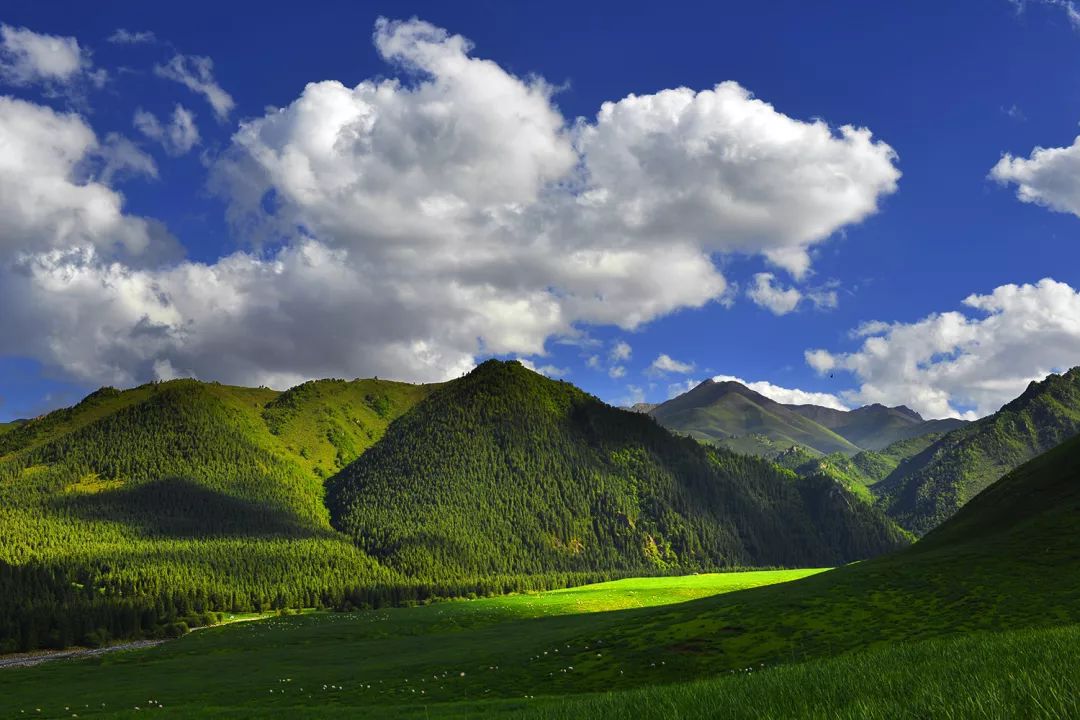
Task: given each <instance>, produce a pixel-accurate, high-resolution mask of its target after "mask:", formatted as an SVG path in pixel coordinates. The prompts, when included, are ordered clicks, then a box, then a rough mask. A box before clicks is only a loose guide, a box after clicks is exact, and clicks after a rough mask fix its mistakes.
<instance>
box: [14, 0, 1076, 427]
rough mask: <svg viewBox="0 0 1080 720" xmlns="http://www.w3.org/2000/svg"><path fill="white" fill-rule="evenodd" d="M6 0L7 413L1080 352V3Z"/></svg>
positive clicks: (917, 379)
mask: <svg viewBox="0 0 1080 720" xmlns="http://www.w3.org/2000/svg"><path fill="white" fill-rule="evenodd" d="M281 5H282V7H278V6H277V5H272V6H267V5H266V4H265V3H258V4H255V3H243V2H230V3H220V2H216V3H205V2H188V3H184V4H182V5H180V4H174V3H141V2H130V3H127V2H109V3H76V2H70V3H68V2H48V3H42V2H37V1H35V2H24V1H22V0H8V2H5V3H4V5H3V7H2V8H0V422H2V421H6V420H10V419H13V418H20V417H32V416H36V415H38V414H40V413H42V412H44V411H47V410H50V409H54V408H57V407H61V406H65V405H70V404H73V403H74V402H77V401H78V400H79V399H80V398H81V397H82V396H83V395H85V394H86V393H88V392H90V391H91V390H93V389H95V388H97V387H99V386H102V385H113V386H117V387H130V386H133V385H137V384H140V383H144V382H149V381H153V380H167V379H172V378H176V377H197V378H199V379H201V380H208V381H209V380H216V381H220V382H226V383H231V384H239V385H267V386H270V387H275V388H280V389H284V388H287V387H289V386H291V385H294V384H296V383H299V382H302V381H304V380H307V379H312V378H320V377H344V378H353V377H370V376H379V377H384V378H395V379H401V380H407V381H412V382H434V381H441V380H446V379H450V378H454V377H458V376H460V375H461V374H462V373H464V372H467V371H468V370H469V369H470V368H471V367H473V366H474V365H475V364H476V363H478V362H480V361H482V360H484V359H486V358H489V357H498V358H517V359H520V360H521V361H522V362H523V363H525V364H526V365H528V366H530V367H532V368H534V369H536V370H537V371H538V372H542V373H544V374H547V375H549V376H551V377H558V378H563V379H566V380H568V381H570V382H573V383H575V384H577V385H579V386H580V387H582V388H584V389H585V390H587V391H589V392H591V393H594V394H596V395H598V396H599V397H601V398H603V399H604V400H607V401H608V402H612V403H615V404H630V403H633V402H644V401H648V402H660V401H663V400H665V399H667V398H669V397H671V396H673V395H674V394H676V393H678V392H681V391H683V390H685V389H687V388H689V387H692V386H693V385H694V384H696V383H697V382H700V381H701V380H703V379H705V378H708V377H722V378H735V379H739V380H740V381H742V382H745V383H747V384H750V385H751V387H753V388H754V389H756V390H758V391H759V392H762V393H764V394H766V395H768V396H770V397H773V398H774V399H777V400H780V401H782V402H816V403H818V404H824V405H829V406H833V407H857V406H859V405H863V404H868V403H874V402H881V403H884V404H887V405H898V404H904V405H908V406H909V407H912V408H914V409H915V410H917V411H919V412H920V413H922V414H923V415H924V416H925V417H928V418H929V417H948V416H959V417H968V418H973V417H978V416H982V415H985V414H988V413H991V412H993V411H995V410H996V409H997V408H998V407H1000V406H1001V405H1002V404H1003V403H1005V402H1007V401H1008V400H1010V399H1012V398H1013V397H1015V396H1016V395H1018V394H1020V393H1021V392H1022V391H1023V390H1024V388H1025V387H1026V386H1027V384H1028V383H1029V382H1031V381H1032V380H1037V379H1041V378H1043V377H1045V376H1046V374H1048V373H1050V372H1060V371H1062V370H1064V369H1067V368H1069V367H1072V366H1075V365H1080V242H1078V238H1080V84H1077V83H1076V82H1075V77H1077V75H1078V71H1080V4H1076V3H1073V2H1068V1H1067V0H1027V1H1026V2H1021V1H1020V0H978V1H971V2H962V1H959V0H958V1H957V2H950V3H940V2H921V1H916V2H909V3H865V2H858V1H852V2H840V1H837V2H831V3H828V4H813V5H812V6H811V5H810V4H806V3H800V2H783V1H777V2H762V3H744V2H716V3H694V4H682V3H677V2H675V3H634V2H620V3H618V4H614V3H612V4H605V3H601V2H597V3H580V2H575V3H562V2H545V3H504V2H473V3H425V2H401V1H398V2H351V3H333V4H331V3H323V2H317V1H312V2H307V3H304V4H302V5H299V6H297V5H294V6H292V7H284V4H281Z"/></svg>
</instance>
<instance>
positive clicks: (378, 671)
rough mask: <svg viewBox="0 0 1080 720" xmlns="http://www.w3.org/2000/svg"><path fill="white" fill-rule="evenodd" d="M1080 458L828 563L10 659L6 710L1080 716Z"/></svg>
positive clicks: (276, 623) (1020, 476)
mask: <svg viewBox="0 0 1080 720" xmlns="http://www.w3.org/2000/svg"><path fill="white" fill-rule="evenodd" d="M1078 464H1080V439H1077V440H1073V441H1071V442H1069V443H1067V444H1065V445H1063V446H1062V447H1061V448H1059V449H1057V450H1055V451H1054V452H1052V453H1049V454H1047V455H1045V456H1043V457H1040V458H1038V459H1037V460H1035V461H1033V462H1031V463H1029V464H1028V465H1025V466H1024V467H1022V468H1020V469H1018V470H1017V471H1015V472H1014V473H1012V474H1010V475H1009V476H1008V477H1006V478H1004V479H1003V480H1002V481H1001V482H1000V483H998V484H997V485H995V486H994V487H992V488H991V489H989V490H987V491H985V492H984V493H982V494H981V495H980V496H979V497H977V498H976V499H975V500H973V501H972V502H971V503H969V504H968V505H967V506H966V507H965V508H964V509H962V510H961V511H960V512H959V513H958V514H957V516H956V517H954V518H953V519H952V520H950V521H949V522H947V523H946V524H945V525H944V526H943V527H942V528H940V529H939V530H938V531H936V532H934V533H931V534H930V535H928V536H927V537H925V538H924V539H923V540H921V541H919V542H918V543H916V544H915V545H914V546H912V547H911V548H909V549H907V550H904V551H902V552H900V553H896V554H894V555H891V556H886V557H882V558H878V559H875V560H868V561H865V562H861V563H857V564H854V565H849V566H846V567H842V568H837V569H835V570H831V571H826V572H816V571H804V572H790V571H785V572H782V573H747V574H743V573H738V574H730V575H720V576H690V577H685V578H659V579H644V580H628V581H621V582H617V583H605V584H603V585H596V586H590V587H582V588H575V589H573V590H568V591H560V592H555V593H544V594H540V595H517V596H511V597H500V598H489V599H484V600H476V601H455V602H446V603H436V604H432V605H428V606H424V607H414V608H400V609H384V610H378V611H368V612H362V613H354V614H331V613H322V614H314V615H303V616H299V617H285V618H279V619H275V620H271V621H265V622H260V623H247V624H243V625H236V626H230V627H224V628H221V629H213V630H208V631H206V632H201V633H196V634H193V635H190V636H188V637H185V638H183V639H182V640H180V641H178V642H177V643H175V644H170V645H165V646H162V647H159V648H154V649H152V650H144V651H137V652H129V653H119V654H116V655H111V656H105V657H102V658H97V659H94V660H89V661H84V662H78V663H70V664H66V663H56V664H50V665H43V666H40V667H36V668H25V669H13V670H4V671H0V714H5V715H11V716H13V717H14V716H21V715H22V714H23V713H22V712H21V711H25V712H26V714H33V715H34V716H38V715H39V714H40V716H42V717H68V716H69V715H70V714H71V713H72V712H73V711H76V712H77V714H79V715H80V716H82V717H114V716H121V717H127V716H131V715H133V714H135V711H134V708H135V707H141V708H144V709H145V708H148V707H152V708H155V709H156V708H157V707H158V706H159V705H160V706H163V708H164V709H165V710H167V711H168V712H169V713H170V714H171V715H172V716H174V717H223V718H224V717H238V716H240V717H243V716H258V717H280V718H288V717H298V716H303V717H341V716H351V715H356V716H360V715H362V716H364V717H375V718H379V717H394V718H398V717H406V718H408V717H415V718H452V717H492V716H500V715H501V716H507V717H525V718H564V717H598V718H604V717H626V716H627V715H634V716H635V717H644V718H651V717H656V718H660V717H664V718H667V717H698V716H701V715H703V714H717V715H722V716H725V717H747V718H750V717H754V718H757V717H774V718H799V717H814V718H819V717H820V718H824V717H829V718H832V717H840V718H852V720H854V719H855V718H860V719H861V718H882V719H883V720H884V719H885V718H889V719H890V720H891V718H912V719H915V718H923V717H995V718H997V717H1001V718H1005V717H1025V718H1027V717H1031V718H1064V717H1073V716H1075V715H1076V713H1077V711H1078V710H1080V708H1078V701H1077V698H1078V697H1080V671H1078V670H1077V668H1080V629H1078V628H1080V625H1078V624H1080V533H1077V532H1076V529H1077V527H1076V524H1077V519H1078V517H1080V476H1078V475H1077V473H1076V468H1077V466H1078ZM777 580H790V582H786V583H783V584H779V585H769V584H768V583H770V582H775V581H777ZM725 591H727V592H725ZM718 593H723V594H718ZM675 601H682V602H675ZM672 602H675V604H670V603H672ZM508 639H511V640H512V641H508ZM148 701H152V702H148ZM38 708H40V709H41V711H42V712H41V713H37V709H38Z"/></svg>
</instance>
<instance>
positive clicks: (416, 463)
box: [327, 361, 905, 577]
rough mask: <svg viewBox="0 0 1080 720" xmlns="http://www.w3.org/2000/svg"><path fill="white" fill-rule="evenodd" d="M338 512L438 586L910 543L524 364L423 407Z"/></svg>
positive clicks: (865, 511)
mask: <svg viewBox="0 0 1080 720" xmlns="http://www.w3.org/2000/svg"><path fill="white" fill-rule="evenodd" d="M796 417H797V416H796ZM327 502H328V505H329V507H330V511H331V516H332V519H333V524H334V526H335V527H337V528H338V529H340V530H342V531H343V532H345V533H346V534H348V535H350V536H352V537H353V538H355V540H356V542H357V544H358V545H359V546H360V547H361V548H362V549H363V550H364V551H365V552H366V553H368V554H369V555H371V556H372V557H375V558H377V559H379V560H380V561H381V562H383V563H385V564H387V565H388V566H390V567H391V568H394V569H396V570H400V571H402V572H405V573H415V572H418V571H419V570H421V569H424V570H425V571H426V572H428V573H434V574H435V576H436V577H455V576H461V575H466V576H468V575H489V574H504V573H541V572H551V571H591V570H613V569H622V570H627V571H635V572H643V571H655V570H657V569H686V570H690V569H699V568H708V567H717V566H728V567H731V566H746V565H759V566H760V565H788V566H794V565H803V566H805V565H811V566H818V565H823V564H835V563H838V562H847V561H849V560H853V559H856V558H862V557H869V556H871V555H876V554H879V553H881V552H885V551H887V550H891V549H895V548H897V547H900V546H901V545H903V544H904V543H905V539H904V538H903V536H902V535H901V534H900V533H898V532H897V531H896V529H895V528H894V527H892V526H891V525H890V524H889V523H888V522H885V521H883V518H882V516H881V514H880V513H878V512H877V511H876V510H874V509H873V508H871V507H870V506H869V505H867V504H866V503H863V502H860V501H858V500H857V498H855V497H854V496H853V495H851V494H850V493H848V492H846V491H845V490H844V489H843V488H841V487H840V486H838V485H837V484H836V483H835V482H833V481H832V480H831V479H828V478H824V477H816V478H805V479H799V478H796V477H795V476H794V475H793V474H792V473H789V472H786V471H784V470H781V469H779V468H777V467H776V466H774V465H772V464H771V463H769V462H766V461H764V460H761V459H758V458H750V457H742V456H737V455H734V454H731V453H729V452H726V451H724V450H720V449H715V448H707V447H705V446H704V445H701V444H699V443H697V442H695V441H693V440H691V439H689V438H678V437H675V436H673V435H672V434H670V433H669V432H668V431H666V430H664V429H663V428H662V427H660V426H659V425H658V424H657V423H656V422H655V421H654V420H653V419H652V418H650V417H648V416H646V415H642V414H640V413H633V412H627V411H624V410H619V409H616V408H613V407H610V406H608V405H606V404H604V403H602V402H600V401H599V400H597V399H596V398H594V397H592V396H590V395H587V394H586V393H584V392H582V391H581V390H579V389H577V388H575V387H574V386H573V385H570V384H568V383H565V382H562V381H554V380H549V379H547V378H545V377H543V376H541V375H538V374H536V373H533V372H531V371H529V370H527V369H525V368H524V367H523V366H521V365H520V364H519V363H516V362H498V361H488V362H486V363H484V364H482V365H480V366H479V367H477V368H476V369H475V370H474V371H473V372H471V373H469V374H468V375H467V376H465V377H464V378H462V379H460V380H456V381H453V382H451V383H448V384H446V385H445V386H444V387H442V388H440V389H439V390H437V391H435V392H433V393H432V394H431V395H430V396H429V397H427V398H426V399H425V400H423V401H421V402H420V403H418V404H417V405H416V407H414V408H413V409H412V411H410V412H409V413H408V414H406V415H404V416H402V417H401V418H399V419H398V420H397V421H395V422H394V423H393V424H392V425H391V426H390V427H389V428H388V429H387V432H386V435H385V436H384V437H383V439H382V440H381V441H380V442H379V443H378V444H377V445H375V446H374V447H373V448H371V449H370V450H369V451H368V452H366V453H364V454H363V455H362V456H360V457H359V458H358V459H357V460H356V461H355V462H354V463H352V464H351V465H349V466H348V467H347V468H345V469H344V470H343V471H342V472H341V473H340V474H338V475H337V476H335V477H334V478H332V479H331V480H330V482H329V483H328V488H327Z"/></svg>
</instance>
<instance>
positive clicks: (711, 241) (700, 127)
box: [577, 82, 900, 277]
mask: <svg viewBox="0 0 1080 720" xmlns="http://www.w3.org/2000/svg"><path fill="white" fill-rule="evenodd" d="M577 146H578V149H579V151H580V152H581V153H582V155H583V156H584V158H585V163H586V166H587V170H588V188H589V191H588V192H587V193H586V194H585V196H584V199H585V200H586V201H587V202H590V203H594V204H595V205H596V206H597V207H598V208H600V209H602V210H604V211H606V212H604V216H605V221H606V222H609V223H613V224H612V225H611V231H613V232H618V233H620V234H622V235H625V236H629V237H647V238H649V239H650V240H653V241H655V240H659V239H661V238H670V239H671V240H672V241H682V242H688V241H689V242H694V243H698V244H700V245H701V246H702V247H704V248H705V249H707V250H711V251H718V252H746V253H763V254H765V255H766V256H767V257H768V258H769V259H770V260H771V261H772V262H774V263H775V264H777V265H779V266H780V267H783V268H784V269H786V270H788V271H789V272H791V273H792V274H794V275H795V276H797V277H798V276H801V275H803V274H804V273H805V272H806V270H807V269H808V267H809V257H808V255H807V249H808V248H809V247H810V246H812V245H813V244H815V243H818V242H821V241H822V240H824V239H826V238H827V237H829V236H830V235H831V234H832V233H833V232H834V231H836V230H837V229H839V228H840V227H843V226H845V225H848V224H851V223H856V222H859V221H861V220H862V219H864V218H865V217H867V216H868V215H870V214H872V213H874V212H875V211H876V210H877V204H878V199H879V198H880V197H881V196H882V195H887V194H889V193H891V192H893V191H894V190H895V189H896V182H897V179H898V178H899V176H900V173H899V171H898V170H897V169H896V167H895V166H894V165H893V161H894V160H895V159H896V155H895V153H894V152H893V150H892V148H890V147H889V146H888V145H886V144H884V143H881V142H874V141H873V139H872V137H871V133H870V131H869V130H866V129H865V128H862V129H857V128H854V127H851V126H847V125H845V126H843V127H841V128H840V129H839V131H838V132H834V131H833V130H832V129H831V128H830V127H829V126H828V125H827V124H826V123H825V122H823V121H820V120H818V121H814V122H803V121H799V120H795V119H793V118H790V117H788V116H786V115H783V114H781V113H778V112H777V111H776V110H775V109H774V108H773V107H772V106H771V105H769V104H768V103H766V102H763V101H761V100H758V99H757V98H754V97H753V96H752V95H751V94H750V92H749V91H748V90H746V89H745V88H743V87H741V86H740V85H739V84H737V83H734V82H725V83H721V84H719V85H717V86H716V87H715V88H713V89H712V90H703V91H700V92H694V91H693V90H690V89H687V88H678V89H674V90H663V91H661V92H659V93H656V94H655V95H644V96H637V95H630V96H628V97H626V98H624V99H623V100H620V101H619V102H615V103H610V102H609V103H604V105H603V107H602V108H601V110H600V113H599V114H598V115H597V118H596V121H595V122H594V123H592V124H587V123H584V122H579V125H578V128H577Z"/></svg>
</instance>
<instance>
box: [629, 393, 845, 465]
mask: <svg viewBox="0 0 1080 720" xmlns="http://www.w3.org/2000/svg"><path fill="white" fill-rule="evenodd" d="M650 414H651V415H652V416H653V417H654V418H656V420H657V422H659V423H660V424H661V425H663V426H664V427H666V428H668V429H670V430H673V431H675V432H678V433H682V434H686V435H690V436H691V437H694V438H697V439H699V440H709V441H713V442H717V443H724V442H726V441H729V440H731V439H733V438H738V437H743V436H750V435H762V436H764V437H765V438H768V439H769V440H770V441H772V442H773V443H777V444H780V445H782V446H784V447H789V446H791V445H803V446H806V447H808V448H812V449H814V450H817V451H818V452H821V453H825V454H827V453H831V452H844V453H849V454H855V453H857V452H858V451H859V448H858V447H856V446H855V445H853V444H852V443H851V442H849V441H848V440H846V439H844V438H843V437H841V436H840V435H838V434H836V433H834V432H833V431H831V430H829V429H828V428H825V427H823V426H822V425H819V424H818V423H816V422H814V421H813V420H810V419H808V418H805V417H803V416H802V415H799V414H798V413H796V412H794V411H792V410H790V409H789V408H787V407H786V406H784V405H781V404H780V403H777V402H774V401H772V400H770V399H769V398H767V397H765V396H764V395H761V394H759V393H756V392H754V391H753V390H751V389H749V388H748V387H746V386H744V385H742V384H740V383H737V382H719V383H718V382H715V381H713V380H706V381H705V382H703V383H701V384H700V385H698V386H697V387H695V388H694V389H693V390H690V391H689V392H687V393H684V394H682V395H679V396H678V397H676V398H673V399H671V400H668V401H667V402H665V403H662V404H660V405H659V406H657V407H655V408H653V410H652V411H651V413H650Z"/></svg>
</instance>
